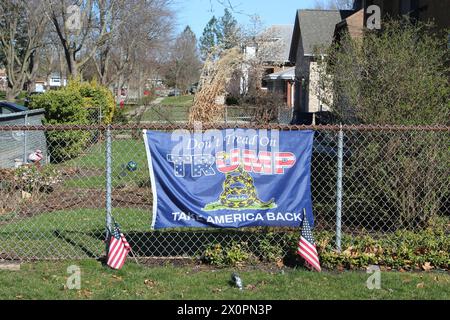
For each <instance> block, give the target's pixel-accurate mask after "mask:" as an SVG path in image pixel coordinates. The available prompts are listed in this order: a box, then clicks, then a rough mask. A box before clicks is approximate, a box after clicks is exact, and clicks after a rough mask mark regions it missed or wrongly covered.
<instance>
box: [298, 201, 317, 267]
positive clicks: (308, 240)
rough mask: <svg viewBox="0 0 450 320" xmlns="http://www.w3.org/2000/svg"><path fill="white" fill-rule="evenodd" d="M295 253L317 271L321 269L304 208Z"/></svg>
mask: <svg viewBox="0 0 450 320" xmlns="http://www.w3.org/2000/svg"><path fill="white" fill-rule="evenodd" d="M297 253H298V254H299V255H300V256H301V257H302V258H303V259H305V261H306V263H307V264H308V265H309V266H311V267H312V268H314V269H315V270H317V271H319V272H320V271H321V270H322V269H321V268H320V262H319V255H318V253H317V250H316V244H315V243H314V237H313V234H312V230H311V227H310V226H309V222H308V219H307V218H306V209H304V210H303V220H302V231H301V236H300V240H299V242H298V248H297Z"/></svg>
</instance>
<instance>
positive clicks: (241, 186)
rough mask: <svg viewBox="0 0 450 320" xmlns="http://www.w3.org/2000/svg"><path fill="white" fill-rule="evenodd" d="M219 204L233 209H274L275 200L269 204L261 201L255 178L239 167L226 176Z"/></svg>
mask: <svg viewBox="0 0 450 320" xmlns="http://www.w3.org/2000/svg"><path fill="white" fill-rule="evenodd" d="M219 202H220V203H221V204H222V205H223V206H225V207H228V208H232V209H233V208H235V209H240V208H248V207H258V208H261V209H264V208H273V206H274V202H275V199H272V200H270V201H268V202H263V201H261V200H259V199H258V195H257V192H256V188H255V186H254V181H253V178H252V177H251V176H250V174H248V173H247V172H246V171H245V170H244V169H243V168H242V166H239V167H238V168H237V169H236V170H234V171H232V172H230V173H227V174H226V178H225V182H224V183H223V192H222V194H221V195H220V198H219Z"/></svg>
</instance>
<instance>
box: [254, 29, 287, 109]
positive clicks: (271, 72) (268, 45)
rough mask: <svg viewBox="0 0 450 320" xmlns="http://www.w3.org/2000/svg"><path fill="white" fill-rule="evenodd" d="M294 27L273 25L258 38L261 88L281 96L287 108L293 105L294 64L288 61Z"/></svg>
mask: <svg viewBox="0 0 450 320" xmlns="http://www.w3.org/2000/svg"><path fill="white" fill-rule="evenodd" d="M293 29H294V25H273V26H271V27H269V28H268V29H266V30H265V31H264V32H263V33H262V34H261V35H260V37H259V39H260V41H259V45H258V57H259V59H260V60H261V61H263V68H264V71H263V78H262V84H261V88H262V89H263V90H268V91H270V92H274V93H279V94H280V95H282V96H283V99H284V102H285V104H286V106H287V107H288V108H292V107H293V105H294V79H295V69H294V68H293V66H294V64H293V63H292V62H291V61H290V60H289V53H290V49H291V42H292V30H293Z"/></svg>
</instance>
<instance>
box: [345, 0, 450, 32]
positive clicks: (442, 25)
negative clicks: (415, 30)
mask: <svg viewBox="0 0 450 320" xmlns="http://www.w3.org/2000/svg"><path fill="white" fill-rule="evenodd" d="M371 5H377V6H379V7H380V9H381V18H382V20H383V19H386V18H387V17H394V18H395V17H399V16H408V17H410V18H412V19H414V20H417V21H423V22H427V21H429V20H434V23H435V24H436V26H437V28H438V29H442V30H445V29H449V28H450V18H449V15H450V1H448V0H356V1H355V3H354V7H353V9H354V10H355V11H359V10H361V9H363V8H368V7H369V6H371ZM367 15H368V14H367V12H366V13H365V18H364V21H367Z"/></svg>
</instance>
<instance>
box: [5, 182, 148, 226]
mask: <svg viewBox="0 0 450 320" xmlns="http://www.w3.org/2000/svg"><path fill="white" fill-rule="evenodd" d="M55 189H56V190H55V191H54V192H52V193H49V194H41V195H40V197H39V198H38V199H30V200H29V201H28V202H26V203H24V204H23V205H22V206H21V207H20V208H19V209H18V212H17V213H16V217H15V219H14V220H17V218H30V217H33V216H36V215H39V214H41V213H51V212H55V211H63V210H77V209H102V208H105V203H106V191H104V190H98V189H73V188H71V189H65V190H58V188H55ZM112 206H113V207H114V208H136V209H142V210H149V211H150V210H152V194H151V191H150V189H148V188H129V189H114V190H113V191H112ZM8 222H9V223H10V222H12V221H5V222H1V221H0V225H2V224H6V223H8Z"/></svg>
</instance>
